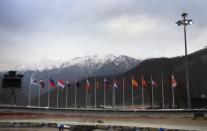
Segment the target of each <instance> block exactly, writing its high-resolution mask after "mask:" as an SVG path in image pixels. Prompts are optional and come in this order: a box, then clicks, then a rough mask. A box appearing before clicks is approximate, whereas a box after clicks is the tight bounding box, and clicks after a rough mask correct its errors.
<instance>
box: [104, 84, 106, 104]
mask: <svg viewBox="0 0 207 131" xmlns="http://www.w3.org/2000/svg"><path fill="white" fill-rule="evenodd" d="M105 106H106V86H105V82H104V108H105Z"/></svg>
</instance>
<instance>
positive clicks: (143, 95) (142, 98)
mask: <svg viewBox="0 0 207 131" xmlns="http://www.w3.org/2000/svg"><path fill="white" fill-rule="evenodd" d="M142 108H143V109H144V88H143V76H142Z"/></svg>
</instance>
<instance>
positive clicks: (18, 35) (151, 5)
mask: <svg viewBox="0 0 207 131" xmlns="http://www.w3.org/2000/svg"><path fill="white" fill-rule="evenodd" d="M206 5H207V1H206V0H0V70H5V69H10V68H12V67H14V66H16V65H19V64H28V63H33V62H36V61H38V60H40V59H43V58H48V59H52V60H53V59H54V60H57V59H61V60H67V59H70V58H73V57H76V56H85V55H94V54H98V55H104V54H109V53H111V54H114V55H121V54H124V55H129V56H132V57H136V58H141V59H145V58H150V57H173V56H178V55H183V54H184V40H183V27H178V26H176V25H175V22H176V21H177V20H179V19H181V16H180V15H181V14H182V13H183V12H187V13H189V16H188V17H189V18H191V19H193V20H194V21H195V24H194V25H191V26H189V27H188V28H187V36H188V51H189V53H191V52H194V51H196V50H199V49H202V48H204V47H205V46H206V45H207V14H206V12H207V8H206Z"/></svg>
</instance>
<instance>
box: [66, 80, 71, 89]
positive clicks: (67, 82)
mask: <svg viewBox="0 0 207 131" xmlns="http://www.w3.org/2000/svg"><path fill="white" fill-rule="evenodd" d="M66 86H67V87H68V88H71V83H70V81H69V80H67V81H66Z"/></svg>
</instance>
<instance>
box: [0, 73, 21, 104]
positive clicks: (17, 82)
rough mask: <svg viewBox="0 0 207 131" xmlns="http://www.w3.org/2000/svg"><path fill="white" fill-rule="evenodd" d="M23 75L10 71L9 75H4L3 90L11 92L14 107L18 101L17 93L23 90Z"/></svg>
mask: <svg viewBox="0 0 207 131" xmlns="http://www.w3.org/2000/svg"><path fill="white" fill-rule="evenodd" d="M22 78H23V75H22V74H17V73H16V71H9V72H8V74H4V77H3V80H2V89H3V90H4V91H9V92H10V94H11V98H12V101H11V104H12V105H14V103H15V100H16V92H17V91H18V90H20V89H21V86H22Z"/></svg>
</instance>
